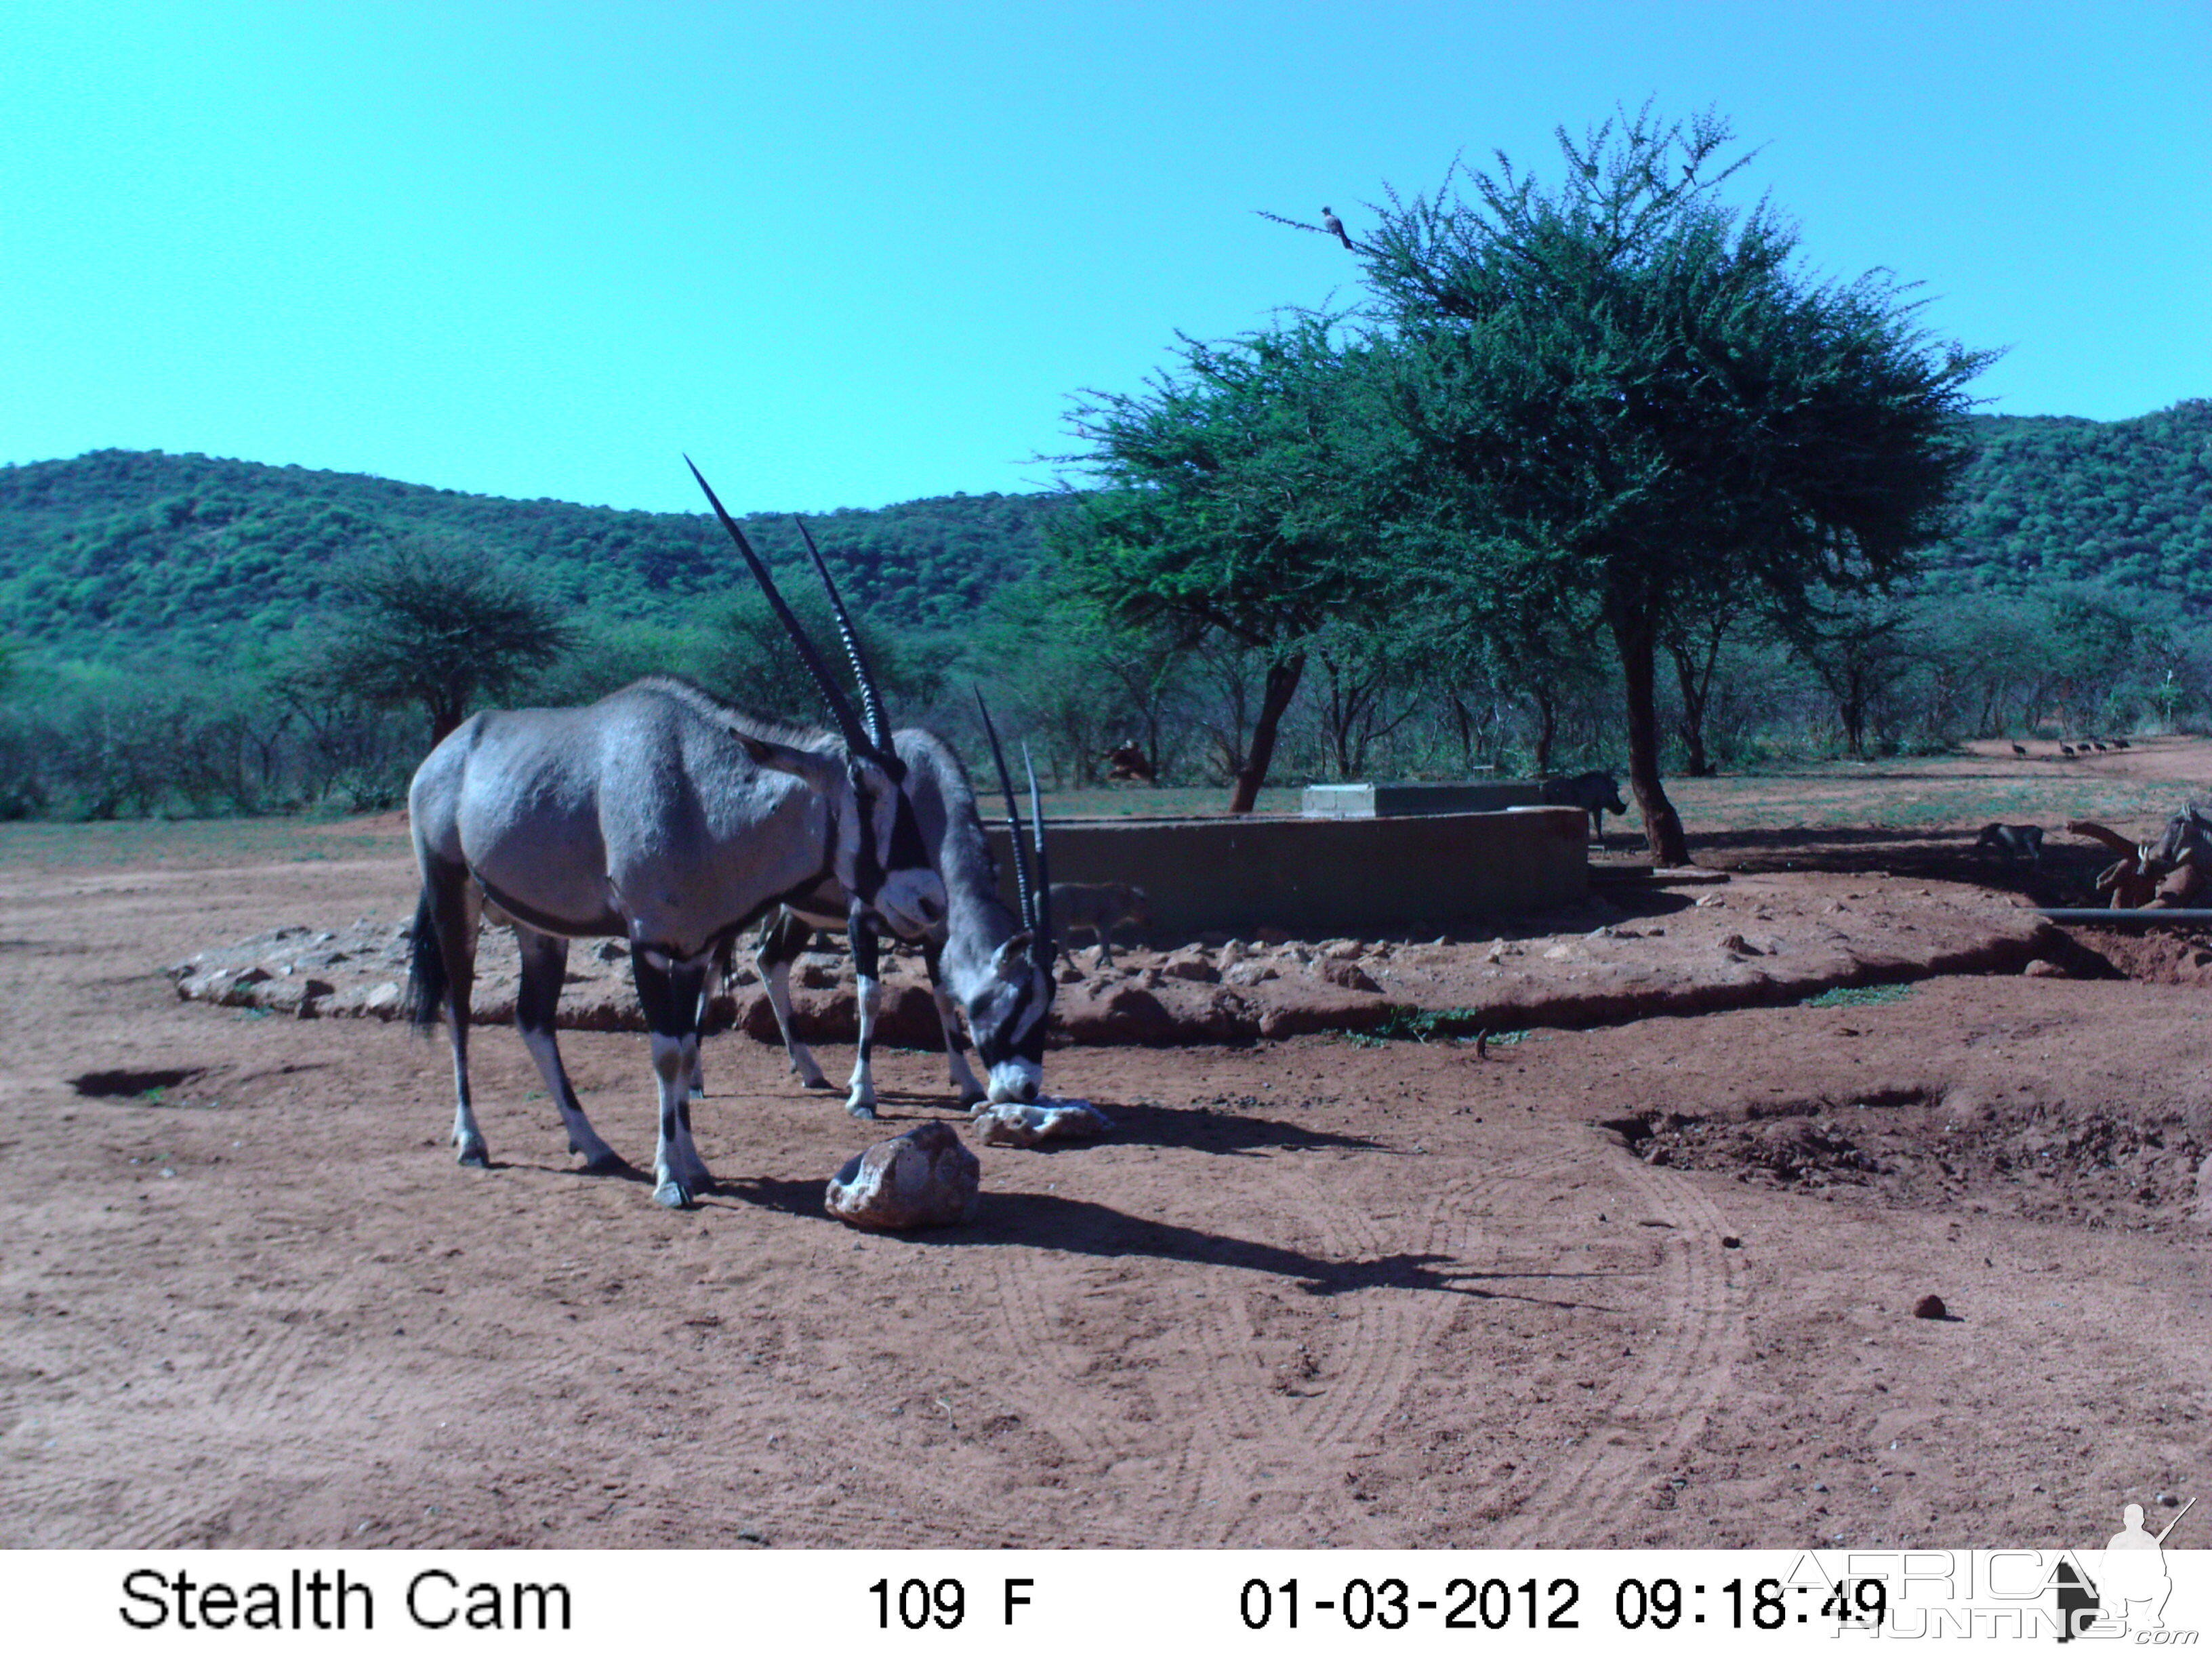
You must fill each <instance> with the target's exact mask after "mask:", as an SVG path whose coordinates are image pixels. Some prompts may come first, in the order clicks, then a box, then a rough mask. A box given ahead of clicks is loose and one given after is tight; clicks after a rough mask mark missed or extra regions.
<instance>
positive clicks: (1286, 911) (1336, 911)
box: [989, 786, 1589, 939]
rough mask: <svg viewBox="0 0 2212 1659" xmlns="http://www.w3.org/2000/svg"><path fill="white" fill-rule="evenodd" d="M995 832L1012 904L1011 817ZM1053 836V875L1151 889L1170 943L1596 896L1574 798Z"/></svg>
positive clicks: (1420, 923) (1077, 822) (1070, 830)
mask: <svg viewBox="0 0 2212 1659" xmlns="http://www.w3.org/2000/svg"><path fill="white" fill-rule="evenodd" d="M1475 787H1499V786H1475ZM1507 787H1510V786H1507ZM1532 787H1533V786H1532ZM989 833H990V837H991V848H992V851H993V852H994V854H997V856H998V860H999V872H1000V886H1001V888H1002V889H1003V890H1004V892H1005V894H1006V901H1007V902H1008V903H1010V904H1011V903H1012V902H1013V895H1014V889H1013V863H1012V857H1011V854H1010V851H1009V848H1008V843H1007V840H1006V829H1005V825H1004V823H1003V821H1000V822H998V823H992V824H990V826H989ZM1046 833H1047V846H1048V849H1049V851H1050V854H1051V860H1052V878H1053V879H1054V881H1056V882H1062V881H1073V882H1104V881H1123V882H1129V883H1132V884H1134V885H1136V886H1139V887H1141V888H1143V889H1144V890H1145V892H1146V896H1147V897H1148V898H1149V899H1150V901H1151V908H1152V929H1151V931H1152V933H1156V934H1158V935H1159V936H1161V937H1163V938H1168V937H1185V938H1188V937H1193V936H1195V935H1197V934H1200V933H1241V934H1245V935H1249V934H1250V933H1254V932H1255V931H1256V930H1257V929H1259V928H1261V927H1275V928H1280V929H1281V930H1282V931H1283V932H1285V933H1289V934H1291V935H1292V936H1293V937H1296V938H1301V939H1326V938H1333V937H1337V936H1340V935H1352V934H1372V933H1399V932H1415V933H1444V932H1447V931H1449V930H1450V929H1451V928H1452V927H1454V926H1455V924H1457V923H1460V922H1463V921H1471V920H1476V919H1480V918H1483V917H1496V916H1500V915H1521V914H1528V913H1534V912H1538V911H1544V910H1553V909H1557V908H1560V907H1561V906H1563V905H1568V904H1572V903H1575V902H1577V901H1578V900H1580V899H1583V898H1584V897H1586V896H1588V895H1589V848H1588V844H1587V843H1588V840H1589V814H1588V813H1586V812H1584V811H1582V810H1581V809H1580V808H1578V807H1573V806H1517V805H1516V806H1509V807H1507V808H1506V809H1505V810H1504V811H1478V812H1469V811H1456V812H1428V813H1424V814H1421V815H1419V816H1414V817H1370V816H1364V815H1363V816H1358V817H1351V816H1345V817H1295V818H1294V817H1258V816H1255V817H1207V818H1152V819H1127V818H1117V819H1103V820H1102V819H1079V818H1077V819H1071V818H1054V819H1050V820H1048V823H1047V826H1046Z"/></svg>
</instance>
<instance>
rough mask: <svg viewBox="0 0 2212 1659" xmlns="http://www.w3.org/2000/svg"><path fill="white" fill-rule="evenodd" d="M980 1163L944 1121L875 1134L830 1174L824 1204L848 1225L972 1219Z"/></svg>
mask: <svg viewBox="0 0 2212 1659" xmlns="http://www.w3.org/2000/svg"><path fill="white" fill-rule="evenodd" d="M982 1173H983V1166H982V1165H981V1164H979V1163H978V1162H976V1159H975V1153H973V1152H969V1150H968V1149H967V1147H965V1146H962V1145H961V1143H960V1137H959V1136H958V1135H957V1134H956V1133H953V1131H952V1130H951V1127H949V1126H947V1125H945V1124H943V1123H925V1124H923V1125H921V1127H919V1128H915V1129H909V1130H908V1131H907V1132H906V1133H904V1134H902V1135H894V1136H893V1137H892V1138H891V1139H889V1140H879V1141H878V1142H877V1143H876V1144H875V1145H874V1146H871V1147H869V1148H868V1150H867V1151H866V1152H862V1153H861V1154H860V1156H859V1157H857V1158H854V1159H853V1160H851V1162H849V1163H848V1164H846V1165H845V1167H844V1168H843V1169H842V1170H838V1171H837V1173H836V1175H834V1176H830V1177H829V1188H828V1190H827V1191H826V1192H824V1193H823V1199H822V1202H823V1207H824V1208H825V1209H827V1210H828V1211H829V1213H830V1214H831V1215H832V1216H834V1217H836V1218H837V1219H838V1220H840V1221H842V1222H843V1223H845V1224H846V1225H848V1226H850V1227H866V1228H869V1229H871V1230H874V1231H901V1230H903V1229H906V1228H908V1227H951V1226H957V1225H959V1224H960V1223H962V1222H963V1221H973V1220H974V1219H975V1211H976V1208H977V1206H980V1205H981V1202H982Z"/></svg>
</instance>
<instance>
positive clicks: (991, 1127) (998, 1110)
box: [975, 1100, 1114, 1146]
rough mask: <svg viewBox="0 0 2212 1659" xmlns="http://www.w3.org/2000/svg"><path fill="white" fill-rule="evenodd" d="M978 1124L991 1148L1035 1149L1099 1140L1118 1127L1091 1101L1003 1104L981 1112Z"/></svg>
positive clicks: (987, 1144) (986, 1143)
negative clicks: (1043, 1145) (1051, 1142)
mask: <svg viewBox="0 0 2212 1659" xmlns="http://www.w3.org/2000/svg"><path fill="white" fill-rule="evenodd" d="M975 1125H976V1127H980V1128H981V1130H982V1131H983V1144H984V1145H985V1146H1036V1144H1037V1143H1038V1142H1040V1141H1045V1140H1096V1139H1098V1137H1099V1136H1101V1135H1105V1134H1111V1133H1113V1132H1114V1126H1113V1124H1112V1123H1111V1122H1109V1121H1108V1120H1107V1117H1106V1115H1105V1114H1104V1113H1103V1112H1101V1111H1100V1110H1099V1109H1097V1107H1095V1106H1093V1105H1092V1104H1091V1103H1090V1102H1089V1101H1087V1100H1059V1101H1042V1102H1039V1103H1037V1104H1036V1105H1033V1106H1024V1105H1023V1104H1021V1103H1019V1102H1018V1101H1012V1100H1008V1101H1001V1102H1000V1103H999V1104H998V1105H996V1106H994V1107H991V1108H990V1109H987V1110H986V1111H983V1112H981V1113H978V1114H977V1115H976V1117H975Z"/></svg>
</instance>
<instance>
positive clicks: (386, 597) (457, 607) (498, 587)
mask: <svg viewBox="0 0 2212 1659" xmlns="http://www.w3.org/2000/svg"><path fill="white" fill-rule="evenodd" d="M332 580H333V582H334V584H335V585H336V586H337V589H338V591H339V592H340V593H341V594H342V595H343V599H344V605H343V617H341V618H340V619H339V620H338V621H337V623H335V624H334V625H332V626H331V627H330V628H328V629H325V631H323V632H322V633H321V634H319V635H317V636H315V637H313V638H312V639H311V640H309V641H307V642H306V643H305V644H304V645H303V647H302V648H301V663H302V666H301V669H300V670H299V671H297V673H298V677H299V678H301V679H302V680H303V682H307V683H311V684H313V686H315V687H317V688H320V689H322V690H327V691H329V692H331V693H334V694H338V695H342V696H349V697H353V698H358V699H359V700H360V701H361V702H365V703H368V705H370V706H371V707H373V708H405V707H408V706H410V705H412V706H415V707H417V708H421V709H422V711H423V713H424V714H427V715H428V717H429V720H430V741H431V743H432V744H438V743H441V742H442V741H444V739H445V738H446V736H447V733H449V732H452V731H453V728H454V727H455V726H459V724H460V723H461V721H462V720H463V719H465V717H466V716H467V714H468V712H469V708H470V705H471V703H473V702H477V700H478V699H479V698H484V697H500V696H506V695H507V694H508V693H510V692H512V691H513V690H516V689H517V688H518V687H520V685H521V684H523V683H524V681H525V680H526V678H527V677H528V676H529V675H530V674H531V673H532V672H533V671H537V670H539V669H543V668H544V667H546V666H547V665H550V663H552V662H553V661H554V660H555V659H556V658H558V657H559V656H560V655H561V653H562V652H564V651H566V650H567V649H568V647H569V645H570V644H571V643H572V642H573V641H574V630H573V629H571V628H570V626H569V625H568V623H566V622H565V621H563V620H562V617H561V616H560V614H559V612H558V611H556V609H555V607H554V606H553V605H551V604H550V602H549V601H547V600H545V599H540V598H539V597H538V596H537V595H536V594H534V593H532V592H530V590H529V588H528V587H527V586H525V585H524V583H523V582H522V580H521V579H520V578H519V577H517V576H515V575H513V574H510V573H509V572H507V571H506V570H503V569H501V568H500V567H499V566H497V565H495V564H494V563H493V562H491V561H490V560H489V559H488V558H486V557H484V556H483V555H482V554H480V553H477V552H476V551H474V550H470V549H462V548H453V547H449V546H445V545H442V544H433V543H430V542H427V541H420V540H409V541H403V542H400V543H398V544H396V545H394V546H392V547H391V548H390V549H388V550H386V551H384V552H382V553H380V554H376V555H373V556H368V557H367V558H363V559H360V560H357V561H356V562H353V563H351V564H349V565H347V566H345V567H343V568H341V569H340V570H338V571H337V572H336V573H335V574H333V576H332Z"/></svg>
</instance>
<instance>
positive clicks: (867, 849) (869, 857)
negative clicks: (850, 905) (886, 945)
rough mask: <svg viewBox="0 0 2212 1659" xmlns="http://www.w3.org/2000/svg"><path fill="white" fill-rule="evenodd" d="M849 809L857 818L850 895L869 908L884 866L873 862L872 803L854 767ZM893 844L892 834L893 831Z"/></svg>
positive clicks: (881, 886)
mask: <svg viewBox="0 0 2212 1659" xmlns="http://www.w3.org/2000/svg"><path fill="white" fill-rule="evenodd" d="M850 775H851V777H852V780H853V805H854V810H855V811H857V812H858V813H859V815H860V819H859V822H860V837H859V839H860V851H859V852H858V853H856V854H854V858H853V894H854V897H856V898H859V899H860V900H862V901H864V902H867V903H869V904H873V903H874V902H876V895H877V894H878V893H880V892H882V891H883V890H884V866H882V865H880V864H878V862H877V861H876V799H875V793H874V791H873V790H872V789H871V788H870V787H868V784H867V781H866V775H864V774H863V773H862V772H861V770H860V768H859V767H858V766H855V767H854V768H853V769H852V771H851V774H850ZM893 837H894V840H896V830H894V831H893Z"/></svg>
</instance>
